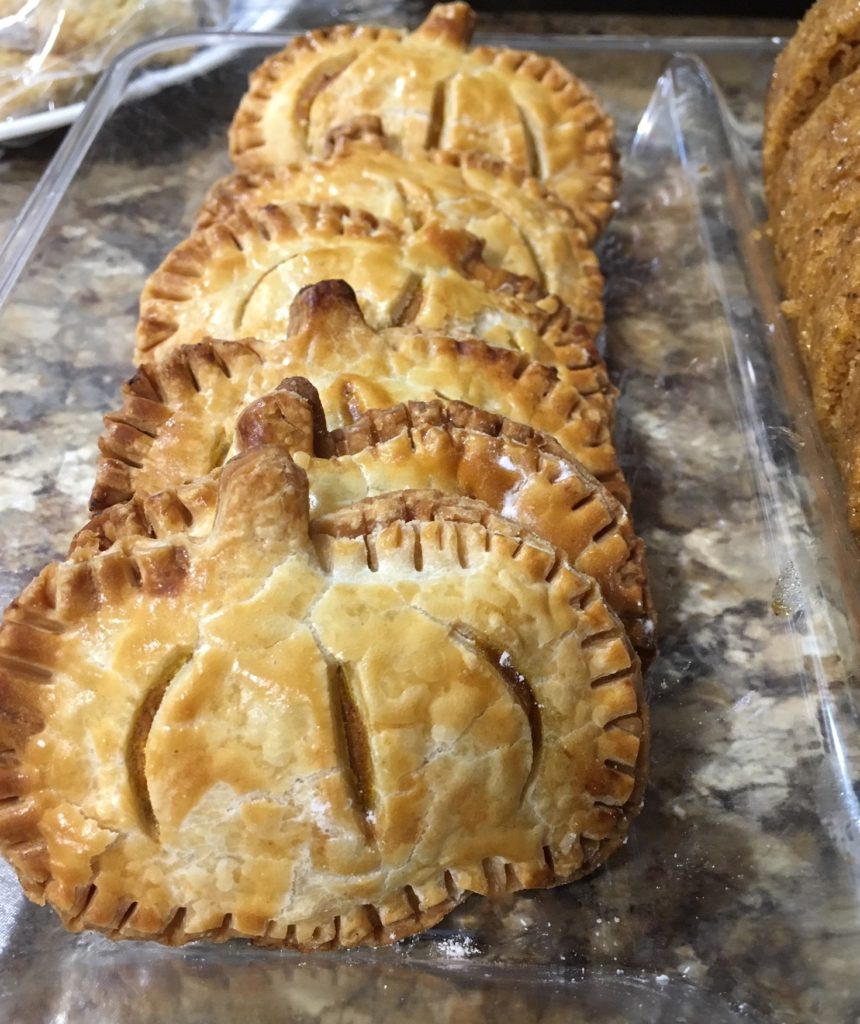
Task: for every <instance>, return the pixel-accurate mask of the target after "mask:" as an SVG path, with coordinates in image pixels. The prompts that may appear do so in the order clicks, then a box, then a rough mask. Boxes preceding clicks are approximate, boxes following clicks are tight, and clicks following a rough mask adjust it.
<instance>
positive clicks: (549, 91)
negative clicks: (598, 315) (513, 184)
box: [230, 3, 616, 241]
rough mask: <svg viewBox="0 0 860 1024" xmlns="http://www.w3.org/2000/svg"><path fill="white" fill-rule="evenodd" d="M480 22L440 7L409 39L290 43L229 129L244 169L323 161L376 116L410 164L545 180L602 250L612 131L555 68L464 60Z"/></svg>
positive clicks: (484, 51)
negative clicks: (331, 144) (463, 159)
mask: <svg viewBox="0 0 860 1024" xmlns="http://www.w3.org/2000/svg"><path fill="white" fill-rule="evenodd" d="M474 21H475V17H474V13H473V12H472V10H471V9H470V8H469V7H468V6H467V5H466V4H461V3H454V4H438V5H437V6H436V7H434V8H433V9H432V10H431V12H430V14H429V15H428V16H427V19H426V20H425V21H424V23H423V24H422V25H421V26H419V27H418V28H417V29H416V30H415V31H414V32H412V33H409V34H406V33H404V32H399V31H394V30H391V29H374V28H367V27H365V26H361V27H359V26H351V25H337V26H334V27H333V28H329V29H317V30H315V31H312V32H308V33H307V34H306V35H304V36H300V37H298V38H297V39H295V40H293V41H292V42H291V43H290V44H289V45H288V46H287V47H286V48H285V49H284V50H282V51H281V52H280V53H277V54H275V55H274V56H272V57H270V58H269V59H268V60H266V61H265V62H264V63H263V64H262V65H261V66H260V67H259V68H258V69H257V70H256V71H255V72H254V73H253V75H252V76H251V79H250V83H249V88H248V92H247V93H246V94H245V96H244V98H243V99H242V102H241V103H240V105H239V109H238V111H237V112H236V116H235V118H234V120H233V124H232V126H231V129H230V151H231V154H232V156H233V159H234V161H235V163H236V165H237V167H239V168H240V169H241V170H256V169H261V168H277V167H283V166H285V165H287V164H293V163H300V162H302V161H303V160H306V159H307V158H308V157H310V156H316V157H318V156H321V155H323V154H324V153H325V150H326V147H327V144H328V137H329V133H330V132H331V130H332V129H333V128H337V127H338V126H340V125H342V124H344V123H346V122H349V121H351V120H353V119H354V118H355V117H357V116H361V115H364V114H374V115H378V116H379V117H380V118H381V121H382V124H383V128H384V130H385V133H386V135H388V136H389V137H390V138H391V139H392V140H393V141H394V143H395V144H396V145H397V146H398V147H399V150H400V151H401V152H403V153H404V154H405V155H407V156H412V155H414V154H421V153H424V152H426V151H428V150H434V149H444V150H451V151H453V152H458V153H465V152H478V153H482V154H487V155H489V156H493V157H497V158H499V159H501V160H504V161H505V162H507V163H509V164H511V165H512V166H514V167H516V168H518V169H520V170H523V171H525V172H527V173H528V174H530V175H532V176H535V177H538V178H540V179H541V180H542V181H543V182H544V183H545V184H546V185H547V186H548V187H549V188H550V189H552V190H553V191H554V192H555V193H557V194H558V195H559V196H560V198H561V199H562V200H563V201H564V202H565V203H566V204H567V205H568V206H569V207H570V208H571V210H572V211H573V212H574V214H575V215H576V217H577V219H578V220H579V223H580V224H581V226H582V227H583V229H584V230H585V231H586V233H587V234H588V237H589V240H592V241H593V240H594V238H595V237H596V236H597V235H598V234H599V233H600V231H601V230H602V228H603V226H604V225H605V223H606V220H607V219H608V217H609V214H610V213H611V210H612V204H613V201H614V198H615V178H616V161H615V150H614V141H613V140H614V129H613V125H612V121H611V120H610V119H609V118H608V117H607V115H606V114H605V113H604V112H603V111H602V109H601V108H600V105H599V104H598V102H597V100H596V98H595V97H594V95H593V94H592V93H591V92H590V91H589V90H588V89H587V88H586V86H585V85H584V84H583V83H582V82H581V81H580V80H579V79H578V78H577V77H576V76H575V75H573V74H572V73H571V72H569V71H568V70H567V69H566V68H564V67H563V66H562V65H561V64H559V63H558V61H556V60H553V59H551V58H547V57H539V56H537V55H536V54H534V53H524V52H519V51H516V50H505V49H501V50H500V49H493V48H492V47H488V46H481V47H477V48H475V49H473V50H469V49H467V47H468V44H469V41H470V39H471V36H472V31H473V29H474Z"/></svg>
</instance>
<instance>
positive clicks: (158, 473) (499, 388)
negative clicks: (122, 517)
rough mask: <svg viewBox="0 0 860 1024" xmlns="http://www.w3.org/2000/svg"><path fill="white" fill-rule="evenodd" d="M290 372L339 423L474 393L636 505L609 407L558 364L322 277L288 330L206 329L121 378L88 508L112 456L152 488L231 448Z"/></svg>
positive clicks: (113, 494) (106, 498)
mask: <svg viewBox="0 0 860 1024" xmlns="http://www.w3.org/2000/svg"><path fill="white" fill-rule="evenodd" d="M284 377H307V378H309V379H310V380H312V381H313V382H314V384H315V386H316V387H317V388H318V389H319V392H320V396H321V398H322V404H323V407H324V408H325V412H326V417H327V418H328V422H329V423H330V424H331V426H333V427H339V426H341V425H343V424H345V423H351V422H353V421H354V420H356V419H358V418H359V417H360V416H361V415H362V414H363V413H365V412H367V411H368V410H369V409H385V408H388V407H389V406H392V405H397V404H398V403H399V402H402V401H406V400H409V399H420V400H432V399H434V398H443V399H453V400H456V401H463V402H468V403H469V404H470V405H474V406H477V407H479V408H482V409H486V410H487V411H489V412H492V413H496V414H498V415H500V416H506V417H508V418H509V419H512V420H514V421H516V422H518V423H524V424H527V425H528V426H531V427H534V428H535V429H537V430H541V431H544V432H545V433H548V434H551V435H552V436H553V437H555V438H556V440H557V441H558V442H559V443H560V444H561V445H562V447H563V448H565V449H566V450H567V451H568V452H569V453H570V454H572V455H573V456H575V457H576V458H577V459H578V460H579V461H580V462H581V463H582V464H583V466H585V468H586V469H587V470H588V471H589V472H591V473H593V474H594V475H595V476H596V477H597V478H598V480H600V482H601V483H603V484H604V485H605V486H606V487H607V488H608V489H609V490H611V491H612V493H613V494H614V495H616V497H618V498H619V500H621V501H622V502H624V504H629V498H630V494H629V490H628V488H627V485H626V483H625V482H624V478H623V476H622V474H621V471H620V469H619V466H618V459H617V455H616V452H615V448H614V446H613V443H612V436H611V432H610V418H609V415H608V413H607V410H606V408H605V406H604V405H603V404H602V403H601V402H595V401H593V400H592V396H588V395H583V394H581V393H580V392H579V390H578V389H577V388H575V387H574V386H573V385H571V384H570V383H569V381H566V380H564V379H563V377H562V375H561V374H560V373H559V372H558V371H557V370H555V369H554V368H552V367H549V366H546V365H544V364H542V363H538V362H535V361H533V360H531V359H529V358H528V357H527V356H524V355H523V354H522V353H519V352H514V351H511V350H506V349H500V348H493V347H491V346H489V345H486V344H485V343H484V342H482V341H478V340H477V339H474V338H472V339H468V338H467V339H456V338H449V337H447V336H445V335H442V334H437V333H434V332H425V331H419V330H416V329H415V328H412V327H395V328H387V329H385V330H382V331H375V330H374V329H373V328H372V327H370V326H369V325H368V323H367V322H366V321H365V319H364V317H363V316H362V313H361V310H360V309H359V307H358V304H357V301H356V297H355V293H354V292H353V291H352V289H351V288H350V287H349V285H347V284H346V283H345V282H343V281H321V282H319V283H318V284H315V285H310V286H308V287H307V288H304V289H303V290H302V291H301V292H300V293H299V294H298V296H297V297H296V299H295V300H294V302H293V304H292V307H291V310H290V318H289V325H288V331H287V337H286V338H285V339H283V340H280V341H269V342H265V341H261V340H258V339H253V338H246V339H244V340H243V341H241V342H226V341H213V340H211V339H210V340H208V341H205V342H202V343H200V344H198V345H186V346H182V347H180V348H176V349H174V350H173V351H172V352H171V353H170V354H169V355H168V356H167V357H166V358H165V359H162V360H160V361H158V362H154V363H147V364H144V365H143V366H142V367H141V368H140V370H139V371H138V373H137V375H136V376H135V377H134V378H132V380H131V381H130V382H129V383H128V384H127V385H126V386H125V388H124V398H125V401H124V405H123V407H122V408H121V409H119V410H118V411H117V412H116V413H111V414H108V416H106V417H105V430H104V433H103V434H102V437H101V440H100V442H99V448H100V451H101V453H102V456H103V458H102V464H101V468H100V469H99V475H98V481H97V484H96V490H95V492H94V495H93V502H92V507H93V508H95V509H98V508H103V507H105V505H107V504H111V503H112V502H113V501H116V500H117V497H118V493H117V489H116V487H115V486H114V482H113V476H112V466H113V465H114V463H115V461H116V460H119V462H120V463H125V464H126V466H131V467H132V468H136V469H137V470H138V472H137V473H136V474H135V484H134V486H135V488H138V487H139V488H141V489H143V490H149V491H152V490H158V489H160V488H161V487H163V486H165V484H166V483H167V481H168V480H169V481H171V482H181V481H182V480H188V479H191V478H193V477H195V476H199V475H201V474H203V473H207V472H209V470H210V469H212V468H213V467H214V466H215V465H217V464H218V462H219V461H220V460H222V459H223V458H224V457H225V456H226V455H227V453H228V452H229V451H230V448H231V446H232V444H233V439H234V431H235V426H236V420H237V419H238V417H239V415H240V413H241V412H242V410H243V409H244V408H245V406H247V405H248V404H249V403H250V402H252V401H254V400H255V399H257V398H260V397H261V396H262V395H265V394H266V393H267V392H269V391H272V390H274V389H275V388H276V387H277V386H278V384H280V382H281V381H282V380H283V379H284ZM597 397H598V398H600V397H602V396H600V395H598V396H597ZM120 472H121V473H122V472H123V470H122V467H120ZM153 485H154V486H153ZM121 486H124V484H122V485H121ZM121 496H122V497H125V495H124V494H122V495H121Z"/></svg>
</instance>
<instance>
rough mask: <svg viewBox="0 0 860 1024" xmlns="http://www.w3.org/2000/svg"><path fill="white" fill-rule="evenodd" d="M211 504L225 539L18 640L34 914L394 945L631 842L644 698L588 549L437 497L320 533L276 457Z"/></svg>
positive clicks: (349, 518) (141, 557) (319, 944)
mask: <svg viewBox="0 0 860 1024" xmlns="http://www.w3.org/2000/svg"><path fill="white" fill-rule="evenodd" d="M166 499H167V501H166V503H167V504H170V498H169V496H166ZM199 500H200V501H201V502H202V503H203V504H204V505H206V504H207V503H208V505H209V506H210V509H209V514H207V515H206V516H205V519H206V521H207V523H208V524H209V526H208V528H206V529H205V530H202V531H200V530H195V529H193V527H192V526H189V525H185V524H184V523H183V524H181V525H179V526H178V527H177V528H176V529H175V530H173V531H172V532H167V533H164V534H161V535H159V536H152V535H151V531H150V530H149V529H148V528H144V529H143V530H142V531H141V532H140V533H139V534H137V535H133V534H132V533H131V532H128V533H127V534H126V535H125V536H124V537H123V538H122V539H121V540H120V541H118V542H117V543H115V544H113V545H112V546H111V547H110V548H109V549H108V550H106V551H103V552H101V553H98V554H91V555H90V554H86V553H85V552H83V551H79V552H78V557H77V559H76V560H70V561H67V562H63V563H59V564H57V563H55V564H52V565H50V566H48V567H47V568H46V569H45V570H44V571H43V572H42V573H41V574H40V576H39V577H38V578H37V580H36V581H35V582H34V583H33V584H31V585H30V586H29V587H28V588H27V589H26V590H25V591H24V593H23V594H22V595H21V596H20V597H19V598H18V600H16V601H15V602H13V604H12V605H11V606H10V608H9V609H8V611H7V613H6V616H5V619H4V623H3V626H2V627H0V712H2V713H0V750H2V751H3V759H2V772H0V845H2V848H3V852H4V853H5V855H6V857H7V858H8V859H9V860H10V862H11V863H12V864H13V866H14V867H15V869H16V870H17V872H18V874H19V876H20V878H21V881H22V883H23V885H24V888H25V890H26V892H27V894H28V895H29V896H30V898H31V899H34V900H36V901H37V902H40V903H49V904H50V905H52V906H53V907H54V908H55V909H56V910H57V912H58V913H59V915H60V917H61V919H62V920H63V922H64V923H65V924H66V926H67V927H69V928H71V929H73V930H80V929H83V928H94V929H98V930H100V931H103V932H105V933H107V934H108V935H111V936H112V937H116V938H150V939H156V940H158V941H161V942H165V943H171V944H178V943H182V942H186V941H190V940H192V939H199V938H211V939H216V940H220V939H225V938H228V937H232V936H245V937H248V938H250V939H252V940H253V941H254V942H257V943H261V944H267V945H276V946H289V947H294V948H300V949H318V948H335V947H344V946H345V947H348V946H355V945H359V944H381V943H386V942H391V941H395V940H397V939H399V938H402V937H403V936H406V935H409V934H412V933H414V932H415V931H417V930H420V929H422V928H425V927H427V926H429V925H431V924H433V923H435V922H436V921H437V920H439V919H440V918H441V917H442V916H443V915H444V914H445V913H447V912H448V911H449V910H450V909H451V908H452V907H453V906H455V905H456V904H457V903H458V902H459V901H460V900H461V899H462V898H463V896H464V895H466V894H467V893H469V892H480V893H499V892H507V891H511V890H516V889H521V888H530V887H538V886H546V885H554V884H558V883H561V882H566V881H569V880H571V879H573V878H576V877H578V876H579V875H582V874H584V873H585V872H587V871H590V870H592V869H593V868H594V867H595V866H596V865H597V864H598V863H600V862H601V861H602V860H603V859H604V858H605V856H606V855H607V854H608V853H609V852H610V851H611V849H613V848H614V847H615V846H617V844H618V843H619V842H620V841H621V840H622V838H623V836H624V834H625V832H626V830H627V826H628V824H629V821H630V819H631V818H632V816H633V815H634V814H635V813H636V811H637V810H638V808H639V805H640V802H641V795H642V787H643V782H644V774H645V767H644V754H645V747H646V740H647V709H646V706H645V702H644V699H643V695H642V688H641V678H640V673H639V670H638V665H637V661H636V658H635V656H634V655H633V654H632V651H631V649H630V647H629V645H628V643H627V641H626V639H625V637H624V633H623V630H622V628H621V626H620V624H619V622H618V620H617V619H616V618H615V616H614V615H613V614H612V613H611V611H610V610H609V609H608V607H607V605H606V604H605V602H604V600H603V598H602V596H601V594H600V590H599V588H598V587H597V586H596V584H595V583H594V581H593V580H591V579H590V578H589V577H586V576H584V575H583V574H581V573H579V572H578V571H577V570H575V569H573V568H571V567H570V566H569V564H568V563H567V561H566V559H565V558H564V556H563V555H562V554H561V552H559V551H558V550H557V549H555V548H553V547H552V545H549V544H548V543H546V542H545V541H542V540H539V539H538V538H537V537H535V536H534V535H531V534H529V533H527V532H525V531H523V529H522V528H521V527H519V526H516V525H514V524H512V523H511V522H509V521H508V520H505V519H502V518H501V517H498V516H496V515H494V514H493V513H492V512H490V511H489V510H488V509H487V508H486V507H485V506H483V505H481V503H479V502H470V501H466V500H464V499H452V498H448V497H442V496H440V495H438V494H436V493H434V492H410V491H406V492H401V493H400V494H396V495H388V496H385V497H382V498H378V499H372V500H369V501H365V502H361V503H359V504H358V505H353V506H348V507H346V508H344V509H340V510H338V511H336V512H333V513H330V514H327V515H323V516H321V517H320V518H318V519H317V520H315V522H314V523H313V525H312V526H309V522H308V496H307V483H306V479H305V476H304V474H303V473H302V471H301V470H300V469H298V468H297V467H296V466H295V464H294V463H293V462H292V460H291V459H290V458H289V456H288V455H287V454H286V453H285V452H284V451H283V450H282V449H281V448H279V447H277V446H272V445H268V446H263V447H260V448H255V449H253V450H252V451H250V452H248V453H246V454H244V455H242V456H240V457H238V458H237V459H235V460H233V461H232V462H231V463H230V464H229V465H228V466H227V467H225V469H224V470H223V471H222V472H221V474H220V478H219V479H218V481H217V482H213V485H212V486H211V487H210V488H209V490H208V492H207V491H206V489H205V488H201V489H200V495H199Z"/></svg>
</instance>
